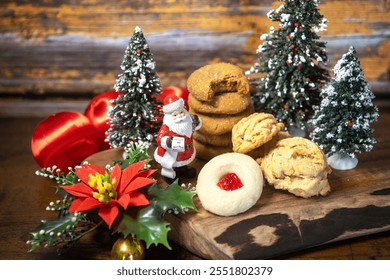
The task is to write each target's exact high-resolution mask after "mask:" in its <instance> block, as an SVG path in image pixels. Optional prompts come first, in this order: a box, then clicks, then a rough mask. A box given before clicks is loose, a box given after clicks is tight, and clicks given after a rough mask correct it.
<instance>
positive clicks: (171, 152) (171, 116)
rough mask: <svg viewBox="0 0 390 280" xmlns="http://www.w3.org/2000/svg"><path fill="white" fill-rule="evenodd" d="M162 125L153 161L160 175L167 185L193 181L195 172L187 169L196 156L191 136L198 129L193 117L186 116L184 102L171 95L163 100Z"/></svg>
mask: <svg viewBox="0 0 390 280" xmlns="http://www.w3.org/2000/svg"><path fill="white" fill-rule="evenodd" d="M163 103H164V105H163V107H162V109H163V113H164V119H163V124H162V126H161V128H160V130H159V132H158V134H157V145H158V147H157V149H156V150H155V152H154V159H155V160H156V161H157V162H158V163H159V164H160V165H161V175H162V176H163V177H164V178H165V180H166V181H167V182H168V183H172V182H173V181H174V180H175V179H176V178H180V177H185V178H194V177H195V176H196V170H195V168H193V167H189V166H188V164H190V163H191V162H192V161H193V160H194V159H195V156H196V150H195V148H194V146H193V144H192V134H193V132H194V131H195V130H198V129H199V128H200V127H201V126H202V122H201V120H200V119H199V117H198V116H197V115H190V113H188V111H187V110H186V109H185V105H184V100H183V99H182V98H179V97H177V96H176V95H174V94H170V95H167V96H166V97H165V98H164V102H163Z"/></svg>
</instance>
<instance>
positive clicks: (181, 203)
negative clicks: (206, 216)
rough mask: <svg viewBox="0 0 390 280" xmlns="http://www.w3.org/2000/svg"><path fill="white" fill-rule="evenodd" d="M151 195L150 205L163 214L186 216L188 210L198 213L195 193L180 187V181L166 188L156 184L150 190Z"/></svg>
mask: <svg viewBox="0 0 390 280" xmlns="http://www.w3.org/2000/svg"><path fill="white" fill-rule="evenodd" d="M149 194H150V195H152V196H153V198H152V199H151V200H150V204H151V205H153V207H155V208H156V209H157V210H158V211H160V212H161V213H165V212H167V211H173V212H174V213H176V214H178V213H181V214H184V213H186V212H187V211H188V209H192V210H194V211H196V212H198V209H197V208H196V206H195V204H194V201H193V197H194V195H195V191H194V190H190V189H188V188H187V189H186V188H182V187H180V186H179V184H178V180H176V181H175V182H173V183H172V184H171V185H169V186H168V187H166V188H161V187H159V186H158V185H157V184H154V185H152V186H151V187H150V188H149Z"/></svg>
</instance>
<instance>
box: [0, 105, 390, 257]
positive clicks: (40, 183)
mask: <svg viewBox="0 0 390 280" xmlns="http://www.w3.org/2000/svg"><path fill="white" fill-rule="evenodd" d="M388 108H389V107H387V109H385V108H384V109H381V116H380V119H379V122H378V123H377V124H376V125H375V129H376V131H375V136H376V137H377V139H378V140H379V141H380V143H379V144H378V145H377V146H375V147H374V150H373V151H372V152H371V153H368V154H365V155H362V157H359V158H360V163H359V166H358V168H359V169H356V170H355V171H356V172H357V171H359V170H364V172H366V173H365V174H367V173H369V175H368V178H364V179H363V182H364V183H367V184H370V186H371V187H372V188H373V189H377V190H379V185H380V184H382V182H381V178H383V176H384V175H383V174H385V172H388V170H389V164H390V163H389V162H390V160H389V159H390V154H389V152H390V151H389V148H390V147H389V144H388V143H389V126H388V123H389V121H390V110H389V109H388ZM44 118H45V117H44V116H42V117H41V118H32V117H29V118H0V130H1V131H2V132H3V134H4V135H6V137H3V139H2V144H1V145H0V166H1V168H0V177H1V178H3V180H2V181H1V182H0V248H1V249H0V259H1V260H31V259H36V260H39V259H43V260H49V259H57V260H58V259H75V260H84V259H87V260H91V259H108V258H109V256H110V249H111V246H112V244H113V242H115V240H116V239H115V237H116V236H112V235H111V234H110V233H108V232H106V231H96V232H93V233H92V234H90V235H87V236H85V237H83V238H82V239H81V240H80V241H79V242H78V243H77V244H76V245H75V247H74V248H72V249H71V250H70V251H69V252H68V253H66V254H64V255H58V254H57V252H56V248H40V249H38V250H37V251H34V252H32V253H27V251H28V250H29V249H30V246H29V245H27V244H26V241H27V240H29V239H30V238H31V236H30V232H31V231H33V230H35V229H36V227H37V226H38V224H39V221H40V220H41V219H51V218H54V216H55V215H56V213H53V212H51V211H46V210H45V208H46V206H47V205H48V203H49V202H50V201H55V200H57V199H59V198H60V197H59V196H57V195H55V188H54V186H55V183H54V182H53V181H52V180H50V179H47V178H43V177H39V176H36V175H35V171H36V170H37V169H39V166H38V165H37V164H36V162H35V161H34V158H33V157H32V154H31V147H30V145H31V135H32V134H33V131H34V128H35V127H36V125H37V124H38V123H39V122H40V121H42V120H43V119H44ZM15 143H17V144H15ZM107 160H108V159H107ZM347 173H348V172H347ZM333 175H335V173H333V174H332V176H333ZM377 176H378V177H377ZM351 177H352V174H349V175H344V174H343V173H342V174H341V175H340V176H337V177H336V178H335V179H334V180H336V181H339V182H343V181H347V180H351ZM359 178H361V176H359ZM376 178H378V179H376ZM352 179H353V178H352ZM353 180H354V182H355V181H358V179H356V180H355V179H353ZM383 189H384V190H383V191H379V193H378V192H377V191H373V192H374V193H376V194H377V195H376V196H375V197H376V198H377V200H379V201H383V200H384V199H387V197H388V196H386V195H385V193H387V191H386V189H387V188H383ZM337 191H338V189H334V190H333V193H332V195H336V193H337ZM312 202H313V204H314V203H316V200H314V201H312ZM264 203H265V201H264ZM341 204H342V205H343V206H345V207H347V206H348V205H346V204H345V203H341ZM313 207H315V205H313ZM387 215H389V213H387ZM363 217H366V218H367V214H365V216H363ZM372 217H374V216H372ZM351 218H353V219H355V220H356V221H359V220H361V221H367V220H368V219H369V220H371V219H373V218H367V219H362V217H361V216H359V217H356V216H354V217H351ZM263 228H264V227H263ZM331 228H332V224H328V225H327V230H326V231H330V232H333V231H331V230H329V229H331ZM173 230H175V232H173ZM180 230H181V229H180V227H175V228H173V229H172V232H171V233H172V234H176V232H180ZM183 230H184V226H183ZM193 230H195V229H191V230H190V231H186V232H185V233H184V234H183V235H180V236H179V238H180V239H181V240H186V239H189V240H191V239H190V238H192V237H191V235H187V233H191V231H193ZM360 233H363V234H364V232H361V231H360ZM366 233H367V234H366V235H364V236H361V237H354V238H351V239H344V240H341V241H336V242H330V243H327V244H324V245H320V246H314V247H311V248H308V249H304V250H303V251H302V250H298V251H294V252H290V253H288V254H287V255H286V254H282V255H279V256H278V257H275V258H278V259H303V260H307V259H365V260H367V259H385V260H389V259H390V231H384V232H382V233H377V234H368V232H366ZM219 235H220V234H219ZM271 236H272V235H271ZM269 240H272V239H271V238H269ZM263 243H265V242H264V241H263ZM170 244H171V245H172V247H173V250H168V249H166V248H164V247H162V246H158V247H155V246H151V247H150V249H149V250H148V251H147V256H146V257H147V259H152V260H156V259H165V260H166V259H174V260H177V259H179V260H180V259H199V258H200V257H199V255H198V256H197V255H194V254H193V253H191V252H189V251H188V250H186V249H185V248H183V247H182V246H179V245H178V244H177V243H176V242H174V241H173V240H172V239H171V240H170ZM198 246H200V245H198ZM289 246H291V245H289Z"/></svg>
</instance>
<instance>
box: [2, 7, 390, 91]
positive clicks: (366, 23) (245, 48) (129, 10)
mask: <svg viewBox="0 0 390 280" xmlns="http://www.w3.org/2000/svg"><path fill="white" fill-rule="evenodd" d="M389 2H390V1H388V0H371V1H368V0H367V1H364V0H349V1H345V0H322V1H321V2H320V4H319V7H320V11H321V13H322V14H323V15H324V16H325V17H326V18H327V19H328V20H329V24H328V30H327V31H326V32H323V33H321V34H320V36H321V37H322V39H323V40H324V41H327V42H328V55H329V58H330V62H329V63H328V67H329V69H332V68H333V66H334V64H335V62H336V61H337V60H338V59H339V58H340V57H341V55H342V54H343V53H345V52H346V51H347V50H348V47H349V46H350V45H354V46H355V47H356V48H357V50H358V55H359V57H360V60H361V63H362V65H363V69H364V74H365V77H366V79H367V80H368V81H369V82H370V83H371V86H372V88H373V89H374V91H375V92H377V93H378V94H384V95H385V96H387V95H388V94H390V92H389V91H390V90H389V89H390V87H389V85H390V70H389V69H390V67H389V66H390V54H389V52H388V49H389V48H390V37H389V35H390V30H389V28H388V27H389V24H390V12H389V6H390V4H389ZM281 3H282V2H279V1H271V0H213V1H206V0H162V1H157V0H116V1H104V0H81V1H74V0H63V1H60V0H34V1H27V0H15V1H10V0H2V1H1V2H0V97H2V98H9V97H28V98H33V99H34V98H36V97H40V96H44V97H46V96H50V97H58V96H62V97H68V98H75V97H80V96H86V95H89V96H90V95H92V94H97V93H99V92H102V91H105V90H108V89H111V88H112V87H113V85H114V83H115V78H116V76H117V75H118V74H119V73H120V68H119V65H120V63H121V61H122V58H123V54H124V50H125V48H126V46H127V42H128V40H129V38H130V37H131V35H132V34H133V30H134V27H135V26H137V25H139V26H140V27H141V28H142V30H143V31H144V33H145V36H146V39H147V41H148V42H149V45H150V47H151V50H152V52H153V53H154V58H155V60H156V63H157V70H158V73H159V75H160V77H161V81H162V86H168V85H181V86H185V82H186V79H187V77H188V75H189V74H190V73H191V72H192V71H193V70H195V69H197V68H198V67H201V66H203V65H205V64H207V63H210V62H215V61H230V62H232V63H235V64H237V65H239V66H241V67H242V68H244V69H248V68H249V67H250V65H251V64H252V63H253V62H254V61H255V60H256V54H255V52H256V49H257V47H258V45H259V43H260V40H259V36H260V35H261V34H263V33H266V32H268V31H269V27H270V26H271V25H272V24H273V23H272V22H271V21H270V20H269V19H268V18H267V17H266V13H267V12H268V11H269V10H270V9H272V8H276V7H278V6H279V5H280V4H281ZM389 96H390V95H389Z"/></svg>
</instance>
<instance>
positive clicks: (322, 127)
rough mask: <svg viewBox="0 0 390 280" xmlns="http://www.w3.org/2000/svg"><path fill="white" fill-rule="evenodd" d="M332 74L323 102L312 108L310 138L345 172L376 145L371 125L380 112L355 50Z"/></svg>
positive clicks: (351, 49) (335, 165) (325, 89)
mask: <svg viewBox="0 0 390 280" xmlns="http://www.w3.org/2000/svg"><path fill="white" fill-rule="evenodd" d="M333 72H334V78H333V79H332V81H331V82H330V83H329V84H328V85H327V86H326V87H325V88H324V89H323V90H322V92H321V96H322V98H323V99H322V101H321V104H320V105H319V106H317V107H316V108H315V114H314V117H313V120H312V123H313V125H314V126H315V129H314V130H313V131H312V133H311V135H310V137H311V138H312V140H313V141H314V142H316V143H317V144H318V145H319V146H320V148H321V149H322V150H323V151H324V152H325V154H326V156H327V157H328V163H329V164H330V165H331V166H332V167H333V168H334V169H339V170H347V169H352V168H354V167H356V165H357V162H358V161H357V158H356V153H361V152H369V151H371V149H372V148H373V145H374V144H375V143H376V140H375V139H374V138H373V136H372V134H373V129H372V128H371V127H370V124H371V123H372V122H374V121H376V120H377V119H378V117H379V113H378V108H377V107H376V106H375V105H374V104H373V103H372V100H373V99H374V94H373V93H372V91H371V89H370V87H369V85H368V83H367V81H366V80H365V79H364V75H363V71H362V68H361V66H360V62H359V59H358V57H357V55H356V50H355V48H354V47H350V49H349V51H348V52H347V53H346V54H344V55H343V56H342V58H341V59H340V60H339V61H338V62H337V64H336V65H335V67H334V69H333Z"/></svg>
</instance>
